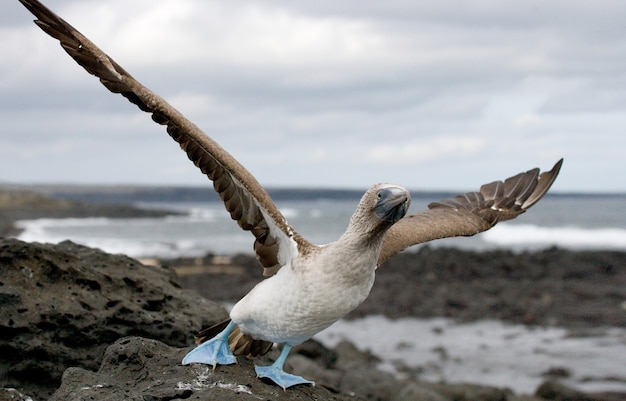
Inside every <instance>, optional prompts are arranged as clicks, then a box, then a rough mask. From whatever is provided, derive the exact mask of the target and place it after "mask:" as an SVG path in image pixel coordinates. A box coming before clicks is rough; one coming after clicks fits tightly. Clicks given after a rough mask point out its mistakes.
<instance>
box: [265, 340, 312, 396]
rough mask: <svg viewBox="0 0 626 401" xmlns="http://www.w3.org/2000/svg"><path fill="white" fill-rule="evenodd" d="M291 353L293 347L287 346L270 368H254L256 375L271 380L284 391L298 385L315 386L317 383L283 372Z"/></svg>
mask: <svg viewBox="0 0 626 401" xmlns="http://www.w3.org/2000/svg"><path fill="white" fill-rule="evenodd" d="M289 351H291V345H289V344H285V345H284V347H283V350H282V351H281V352H280V355H279V356H278V358H277V359H276V361H275V362H274V363H273V364H271V365H270V366H255V367H254V370H255V371H256V375H257V376H258V377H261V378H267V379H270V380H271V381H273V382H274V383H276V384H278V385H279V386H281V387H282V388H283V390H286V389H287V387H291V386H295V385H296V384H310V385H312V386H315V382H312V381H311V380H307V379H305V378H303V377H300V376H296V375H292V374H290V373H287V372H285V371H284V370H283V365H284V364H285V360H286V359H287V355H289Z"/></svg>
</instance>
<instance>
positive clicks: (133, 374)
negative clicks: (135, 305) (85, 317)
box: [50, 337, 358, 401]
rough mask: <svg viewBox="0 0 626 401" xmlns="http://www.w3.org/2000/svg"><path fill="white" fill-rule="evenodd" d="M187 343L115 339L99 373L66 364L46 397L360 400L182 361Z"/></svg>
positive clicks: (248, 367) (63, 400) (246, 363)
mask: <svg viewBox="0 0 626 401" xmlns="http://www.w3.org/2000/svg"><path fill="white" fill-rule="evenodd" d="M189 349H190V348H184V349H181V348H174V347H170V346H168V345H165V344H163V343H161V342H159V341H155V340H148V339H144V338H140V337H127V338H123V339H120V340H118V341H117V342H116V343H115V344H113V345H111V346H110V347H108V348H107V350H106V352H105V354H104V358H103V359H102V366H101V367H100V369H99V370H98V372H97V373H96V372H92V371H89V370H85V369H81V368H71V369H68V370H67V371H66V372H65V373H64V374H63V381H62V384H61V387H60V388H59V389H58V390H57V391H56V392H55V393H54V395H53V396H52V397H51V398H50V401H74V400H141V401H144V400H154V401H157V400H158V401H165V400H175V399H188V400H223V401H228V400H244V401H245V400H251V401H252V400H254V401H258V400H275V401H283V400H285V401H287V400H329V401H330V400H337V401H339V400H348V399H350V400H358V399H357V398H353V397H349V398H348V397H344V396H341V395H338V394H332V393H331V392H330V391H328V390H327V389H325V388H324V387H322V386H315V387H311V386H308V385H306V386H296V387H293V388H290V389H289V390H287V391H284V390H283V389H282V388H280V387H277V386H275V385H272V384H266V383H264V382H263V381H261V380H259V379H257V378H256V374H255V372H254V367H253V366H252V362H251V361H250V360H247V359H246V358H239V363H238V364H237V365H228V366H218V367H217V368H216V369H215V371H213V370H212V368H211V367H210V366H207V365H200V364H192V365H189V366H182V365H181V364H180V361H181V359H182V357H183V356H184V355H185V353H186V352H187V351H189Z"/></svg>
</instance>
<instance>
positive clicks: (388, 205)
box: [374, 187, 411, 223]
mask: <svg viewBox="0 0 626 401" xmlns="http://www.w3.org/2000/svg"><path fill="white" fill-rule="evenodd" d="M410 204H411V195H410V194H409V191H407V190H406V189H404V188H402V187H387V188H382V189H380V190H379V191H378V201H377V202H376V206H374V212H375V213H376V215H377V216H378V217H379V218H380V219H381V220H383V221H386V222H390V223H395V222H396V221H398V220H400V219H401V218H403V217H404V215H405V214H406V212H407V211H408V210H409V205H410Z"/></svg>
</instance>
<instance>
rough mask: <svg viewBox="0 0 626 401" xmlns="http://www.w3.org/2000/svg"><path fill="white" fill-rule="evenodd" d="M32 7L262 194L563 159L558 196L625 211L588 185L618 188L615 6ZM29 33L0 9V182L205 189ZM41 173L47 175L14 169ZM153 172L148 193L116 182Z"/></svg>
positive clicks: (435, 180) (619, 72) (450, 183)
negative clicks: (251, 178) (141, 90)
mask: <svg viewBox="0 0 626 401" xmlns="http://www.w3.org/2000/svg"><path fill="white" fill-rule="evenodd" d="M48 3H49V5H50V6H51V7H52V8H53V9H54V10H55V11H56V12H57V13H58V14H60V15H61V16H63V17H64V18H65V19H66V20H68V21H69V22H70V23H71V24H72V25H74V26H76V27H77V28H78V29H80V30H81V31H82V32H83V33H84V34H85V35H86V36H87V37H89V38H90V39H92V40H93V41H94V42H95V43H96V44H98V45H99V46H101V47H102V48H103V49H104V50H106V51H107V52H108V53H109V54H110V55H111V56H112V57H113V58H114V59H116V60H117V61H118V62H119V63H120V64H121V65H123V66H124V67H125V68H126V69H127V70H129V71H130V72H131V74H133V75H134V76H135V77H136V78H137V79H139V80H140V81H141V82H142V83H144V84H146V85H147V86H148V87H149V88H151V89H152V90H154V91H155V92H157V93H159V94H160V95H162V96H163V97H164V98H165V99H167V100H168V101H170V102H171V103H172V104H173V105H174V106H176V107H177V108H178V109H179V110H180V111H181V112H183V113H184V114H185V115H187V116H188V117H189V118H190V119H191V120H192V121H193V122H194V123H196V124H197V125H198V126H200V127H201V128H202V129H203V130H204V131H205V132H207V133H208V134H210V135H212V136H213V137H214V138H215V139H216V140H218V142H219V143H220V144H222V145H223V146H224V148H226V149H227V150H229V151H230V152H231V153H233V154H234V155H235V156H236V157H237V158H238V159H240V161H241V162H242V163H243V164H244V165H246V166H247V167H248V168H249V169H250V170H251V171H252V172H253V173H254V174H255V175H257V176H258V177H259V180H260V181H261V182H263V183H271V184H275V185H280V184H284V185H292V184H302V180H303V179H302V177H310V178H307V183H309V184H310V185H317V186H321V185H328V184H331V185H334V186H342V185H350V186H363V187H364V186H369V185H370V184H371V182H372V181H394V182H401V183H403V184H405V185H407V186H412V187H416V188H417V187H422V186H424V187H430V188H435V187H441V186H445V187H447V188H455V187H460V186H464V187H465V185H466V182H467V179H466V178H465V177H464V176H463V174H460V172H459V171H458V169H459V165H458V163H461V164H462V167H463V168H462V170H464V169H466V170H469V169H472V170H473V171H474V172H475V174H476V175H477V176H481V177H482V176H486V177H487V179H495V178H501V177H498V176H496V177H494V176H493V170H494V169H496V168H501V169H502V170H503V171H506V172H507V173H508V172H510V173H515V172H516V170H520V171H521V170H523V169H526V168H529V167H533V166H534V165H541V166H544V165H546V167H547V165H548V164H550V163H552V162H553V161H554V160H556V159H557V158H559V157H561V156H565V157H566V164H565V167H564V172H563V177H562V178H560V179H559V181H558V182H557V188H558V186H559V185H562V188H566V189H567V188H569V189H581V190H597V189H602V188H604V189H606V190H618V191H626V182H625V181H624V180H619V179H604V180H603V179H602V177H609V176H611V175H615V174H614V172H615V171H619V170H620V168H621V169H622V170H623V169H624V168H626V165H625V164H624V162H623V161H622V160H623V159H625V156H626V150H622V149H626V146H624V145H626V143H624V142H625V140H624V139H623V132H624V130H626V119H625V118H624V117H623V110H624V109H626V95H624V91H623V90H622V88H623V87H624V86H626V82H625V81H626V75H624V73H623V71H626V56H625V55H626V41H624V40H623V38H624V37H626V26H625V25H624V24H623V21H624V19H626V4H622V3H620V2H611V1H603V0H601V1H599V2H593V3H589V2H585V1H582V0H581V1H578V0H576V1H571V2H568V3H567V4H566V5H562V4H558V3H545V2H527V1H525V2H522V1H513V2H506V3H504V2H498V1H495V0H481V1H476V2H464V1H451V2H445V3H442V2H415V1H404V0H391V1H389V2H384V3H383V2H379V1H371V0H360V1H355V0H347V1H342V2H339V3H338V2H336V1H329V0H320V1H315V2H285V1H278V0H268V1H264V2H262V3H259V2H251V1H247V0H231V1H197V0H180V1H174V0H158V1H157V0H132V1H127V0H111V1H107V2H100V1H71V0H57V1H53V0H48ZM31 20H32V17H31V16H30V15H29V14H28V13H27V12H26V11H25V10H24V9H23V8H22V6H21V5H20V4H19V2H17V1H14V2H3V3H2V5H0V35H1V36H2V37H3V38H4V39H3V41H2V42H1V43H0V53H2V55H3V57H1V58H0V118H2V120H3V130H2V132H0V145H1V146H2V150H1V151H0V152H2V157H3V159H4V160H3V161H2V162H0V167H3V168H12V167H11V166H22V167H20V168H19V171H20V173H19V175H12V176H8V175H6V174H5V175H2V174H0V181H3V180H12V179H19V180H31V181H40V180H44V181H46V180H55V179H56V180H58V176H57V175H55V174H59V172H60V171H65V173H64V175H63V179H67V180H69V181H72V180H80V181H94V182H111V181H113V182H119V181H132V180H136V181H139V182H141V181H150V182H154V181H158V180H159V177H158V176H160V177H162V180H163V182H167V183H171V182H172V181H174V182H177V183H180V182H188V183H202V184H204V183H205V181H204V178H202V177H201V175H199V174H198V176H197V177H196V172H195V170H194V168H193V166H190V167H189V168H188V169H187V168H186V167H185V168H183V167H180V166H181V165H185V163H188V164H190V163H189V162H188V161H187V160H186V158H185V157H184V155H183V154H180V152H179V151H178V150H177V149H176V148H177V147H176V146H175V144H172V143H171V140H170V139H169V138H168V137H167V135H166V134H165V133H163V129H162V128H161V127H158V126H154V124H153V123H152V122H151V121H150V119H149V118H148V116H146V115H143V114H142V113H140V112H139V111H137V109H136V108H135V107H134V106H133V105H130V104H128V103H127V102H126V101H125V100H124V99H122V98H120V97H119V96H116V95H112V94H109V93H107V92H106V90H105V89H104V88H102V87H100V84H99V83H98V82H97V80H95V79H94V78H93V77H90V76H89V75H88V74H86V73H85V72H84V71H82V70H81V69H80V68H79V67H78V66H76V64H75V63H74V62H73V61H72V60H71V59H70V58H69V57H67V55H66V54H64V52H63V51H62V50H61V49H60V48H59V46H58V44H57V43H55V42H54V41H53V40H51V39H50V38H49V37H47V36H46V35H45V34H43V33H42V32H40V31H39V30H38V29H37V28H36V27H35V26H34V25H33V24H32V22H31ZM93 147H97V148H100V149H102V151H103V152H104V151H105V150H106V151H110V152H111V154H115V155H116V157H117V158H118V159H119V160H120V161H119V162H118V163H117V164H116V166H110V168H109V169H107V168H102V169H101V170H100V169H98V171H97V173H96V171H95V170H92V171H85V170H84V169H81V168H80V166H82V165H85V164H86V163H90V164H89V165H90V166H93V164H91V163H95V162H99V163H103V164H105V165H106V164H107V163H109V161H108V160H107V157H105V156H104V155H103V156H102V157H97V158H93V157H92V158H91V159H89V156H88V155H89V154H90V150H91V149H93ZM138 149H142V150H141V151H138ZM40 152H44V153H40ZM45 152H49V154H46V153H45ZM177 152H178V153H177ZM62 154H64V155H65V156H64V157H62V156H61V155H62ZM68 155H71V157H68ZM43 157H49V160H47V163H48V164H51V163H58V164H59V167H58V169H56V167H55V168H49V167H43V168H35V169H32V168H30V166H32V163H33V160H36V159H37V158H43ZM155 157H158V158H159V160H160V162H159V163H156V164H153V166H154V167H153V168H154V169H157V168H158V169H159V171H160V173H159V174H158V176H156V175H151V174H150V173H149V171H144V170H141V169H139V170H140V171H142V172H141V173H140V172H139V171H135V170H134V169H136V165H137V163H138V162H137V160H143V162H144V163H152V162H153V161H154V160H155ZM109 158H110V156H109ZM179 163H180V164H179ZM529 163H530V165H528V164H529ZM76 166H79V167H76ZM13 168H14V167H13ZM568 169H571V170H569V171H572V172H576V173H578V174H579V176H583V175H581V173H580V172H582V171H585V174H584V176H585V177H587V176H594V177H600V178H598V179H594V180H593V181H590V180H587V181H585V180H579V179H577V178H576V176H575V174H572V175H568V174H567V173H566V172H567V171H568ZM79 170H80V171H79ZM147 170H150V169H147ZM5 171H7V170H5ZM417 171H430V172H436V173H431V174H416V172H417ZM79 172H80V174H79ZM168 172H170V173H168ZM174 172H175V173H174ZM185 174H189V177H187V176H186V175H185ZM55 177H56V178H55ZM470 184H471V183H470Z"/></svg>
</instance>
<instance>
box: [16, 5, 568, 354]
mask: <svg viewBox="0 0 626 401" xmlns="http://www.w3.org/2000/svg"><path fill="white" fill-rule="evenodd" d="M20 2H21V3H22V4H23V5H24V6H25V7H26V8H27V9H28V10H29V11H30V12H32V13H33V14H34V15H35V16H36V17H37V20H36V21H35V23H36V24H37V25H38V26H39V27H40V28H41V29H42V30H43V31H45V32H46V33H47V34H49V35H50V36H52V37H54V38H56V39H58V40H59V41H60V43H61V46H62V48H63V49H64V50H65V51H66V52H67V53H68V54H69V55H70V56H71V57H72V58H73V59H74V60H75V61H76V62H77V63H78V64H80V65H81V66H82V67H84V68H85V69H86V70H87V72H89V73H90V74H93V75H95V76H97V77H98V78H99V79H100V82H101V83H102V84H103V85H104V86H105V87H106V88H107V89H108V90H110V91H111V92H113V93H119V94H121V95H123V96H124V97H126V98H127V99H128V100H129V101H131V102H132V103H134V104H135V105H137V106H138V107H139V108H140V109H141V110H143V111H145V112H149V113H151V114H152V119H153V120H154V121H155V122H157V123H159V124H162V125H166V126H167V132H168V133H169V135H170V136H171V137H172V138H173V139H174V140H175V141H176V142H177V143H178V144H179V145H180V147H181V148H182V149H183V150H184V151H185V152H186V154H187V156H188V157H189V159H190V160H191V161H192V162H193V163H194V164H195V165H196V166H197V167H198V168H199V169H200V170H201V171H202V172H203V173H204V174H205V175H206V176H207V177H208V178H209V179H210V180H212V181H213V186H214V188H215V190H216V191H217V193H218V194H219V196H220V198H221V199H222V200H223V202H224V205H225V207H226V210H227V211H228V212H229V213H230V216H231V217H232V218H233V220H235V221H236V222H237V223H238V224H239V226H240V227H241V228H242V229H243V230H246V231H250V232H251V233H252V234H253V235H254V238H255V240H254V251H255V253H256V256H257V259H258V260H259V262H260V264H261V266H263V269H264V270H263V272H264V275H272V274H274V273H275V272H276V271H278V270H279V269H280V268H281V267H282V266H284V265H285V263H288V262H289V261H290V260H291V259H290V258H292V257H293V255H294V252H297V254H298V255H300V256H302V255H313V254H315V253H316V252H319V249H320V247H318V246H317V245H313V244H311V243H310V242H308V241H306V240H305V239H304V238H302V237H301V236H300V235H299V234H298V233H297V232H296V231H295V230H294V229H293V228H292V227H291V226H289V225H288V223H287V222H286V220H285V218H284V217H283V215H282V214H281V213H280V211H279V210H278V208H277V207H276V205H275V204H274V203H273V201H272V200H271V198H270V197H269V195H268V194H267V192H266V191H265V190H264V189H263V187H262V186H261V185H260V184H259V183H258V182H257V180H256V179H255V178H254V177H253V176H252V174H250V173H249V172H248V170H246V169H245V168H244V167H243V166H242V165H241V164H240V163H239V162H238V161H237V160H235V159H234V158H233V157H232V156H231V155H230V154H229V153H228V152H226V151H225V150H224V149H223V148H222V147H220V146H219V145H218V144H217V143H216V142H215V141H214V140H213V139H211V138H210V137H208V136H207V135H206V134H205V133H204V132H202V131H201V130H200V129H199V128H198V127H197V126H196V125H194V124H193V123H192V122H190V121H189V120H188V119H186V118H185V117H184V116H183V115H182V114H181V113H180V112H178V111H177V110H176V109H175V108H173V107H172V106H171V105H169V104H168V103H167V102H166V101H165V100H163V99H162V98H161V97H160V96H158V95H157V94H155V93H153V92H152V91H150V90H149V89H148V88H146V87H145V86H143V85H142V84H140V83H139V82H138V81H136V80H135V79H134V78H133V77H132V76H131V75H130V74H129V73H128V72H127V71H126V70H124V69H123V68H122V67H121V66H120V65H119V64H117V63H116V62H115V61H114V60H113V59H112V58H111V57H109V56H108V55H107V54H105V53H104V52H103V51H102V50H100V49H99V48H98V47H97V46H96V45H95V44H93V43H92V42H91V41H90V40H89V39H87V38H86V37H84V36H83V35H82V34H81V33H80V32H78V31H77V30H76V29H74V28H73V27H72V26H71V25H70V24H68V23H67V22H65V21H64V20H63V19H61V18H60V17H58V16H57V15H56V14H54V13H53V12H52V11H50V10H49V9H48V8H46V7H45V6H44V5H43V4H41V3H40V2H39V1H37V0H20ZM561 164H562V160H560V161H558V162H557V163H556V165H555V166H554V167H553V168H552V170H550V171H548V172H544V173H541V174H539V169H532V170H529V171H527V172H525V173H520V174H518V175H516V176H513V177H511V178H508V179H506V180H505V181H504V182H502V181H495V182H492V183H490V184H486V185H483V186H482V187H481V188H480V190H479V191H476V192H469V193H466V194H464V195H459V196H456V197H454V198H451V199H444V200H441V201H439V202H433V203H431V204H430V205H429V206H428V210H425V211H422V212H419V213H417V214H413V215H409V216H406V217H404V218H403V219H401V220H400V221H398V222H396V223H395V225H393V226H392V227H391V228H389V230H388V231H387V232H386V234H385V236H384V241H383V244H382V246H381V250H380V255H379V258H378V261H377V264H378V265H380V264H382V263H383V262H385V261H386V260H387V259H389V258H390V257H391V256H393V255H394V254H396V253H397V252H400V251H401V250H403V249H405V248H407V247H409V246H411V245H415V244H419V243H423V242H427V241H431V240H434V239H438V238H445V237H454V236H470V235H474V234H477V233H479V232H482V231H485V230H488V229H489V228H491V227H493V226H494V225H495V224H497V223H498V222H500V221H505V220H509V219H512V218H515V217H517V216H518V215H519V214H521V213H524V212H525V211H526V210H527V209H528V208H530V207H531V206H532V205H534V204H535V203H536V202H538V201H539V200H540V199H541V198H542V197H543V196H544V195H545V193H546V192H547V191H548V189H549V188H550V186H551V185H552V183H553V182H554V180H555V179H556V177H557V175H558V173H559V170H560V168H561ZM227 324H228V321H224V322H220V323H218V324H216V325H215V326H212V327H211V328H208V329H205V330H203V331H202V332H201V333H200V334H199V335H198V339H199V341H200V342H202V341H203V340H206V339H209V338H211V337H212V336H214V335H215V334H216V333H218V332H220V331H221V330H223V329H224V328H225V327H226V325H227ZM229 343H230V345H231V349H232V350H233V351H234V352H235V353H236V354H240V355H251V356H255V355H262V354H263V353H265V352H267V350H268V349H269V347H270V346H271V343H269V342H267V341H258V340H254V339H252V338H251V337H250V336H248V335H247V334H244V333H242V332H241V331H239V330H238V328H237V329H235V330H234V331H233V332H232V333H231V336H230V338H229Z"/></svg>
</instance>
